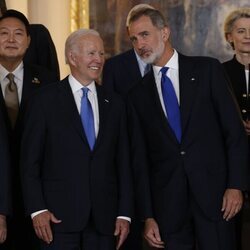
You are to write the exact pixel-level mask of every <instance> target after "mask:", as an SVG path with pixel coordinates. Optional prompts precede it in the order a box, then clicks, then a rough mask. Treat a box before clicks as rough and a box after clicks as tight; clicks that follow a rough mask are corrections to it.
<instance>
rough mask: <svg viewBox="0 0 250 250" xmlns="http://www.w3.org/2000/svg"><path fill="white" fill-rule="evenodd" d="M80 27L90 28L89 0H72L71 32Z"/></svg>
mask: <svg viewBox="0 0 250 250" xmlns="http://www.w3.org/2000/svg"><path fill="white" fill-rule="evenodd" d="M79 28H89V0H71V1H70V29H71V32H73V31H75V30H77V29H79Z"/></svg>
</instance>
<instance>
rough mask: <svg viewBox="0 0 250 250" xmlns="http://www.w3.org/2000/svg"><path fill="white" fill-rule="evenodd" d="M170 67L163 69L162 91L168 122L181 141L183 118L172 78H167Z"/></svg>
mask: <svg viewBox="0 0 250 250" xmlns="http://www.w3.org/2000/svg"><path fill="white" fill-rule="evenodd" d="M168 69H169V68H168V67H163V68H162V69H161V73H162V77H161V89H162V96H163V100H164V105H165V109H166V112H167V117H168V122H169V124H170V127H171V128H172V130H173V131H174V133H175V136H176V138H177V140H178V141H179V142H180V141H181V118H180V109H179V104H178V100H177V97H176V94H175V90H174V87H173V84H172V82H171V80H170V78H169V77H168V76H167V71H168Z"/></svg>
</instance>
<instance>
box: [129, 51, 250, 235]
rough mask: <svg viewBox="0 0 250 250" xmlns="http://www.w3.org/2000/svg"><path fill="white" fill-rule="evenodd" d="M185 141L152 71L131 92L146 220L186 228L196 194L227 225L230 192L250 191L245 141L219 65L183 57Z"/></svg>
mask: <svg viewBox="0 0 250 250" xmlns="http://www.w3.org/2000/svg"><path fill="white" fill-rule="evenodd" d="M179 81H180V112H181V123H182V124H181V125H182V140H181V143H180V144H179V143H178V141H177V139H176V138H175V135H174V134H173V132H172V130H171V128H170V126H169V123H168V121H167V118H166V117H165V115H164V112H163V110H162V106H161V103H160V100H159V95H158V92H157V89H156V83H155V80H154V75H153V72H151V73H150V74H148V75H147V76H146V77H145V78H144V79H143V80H142V84H138V85H137V86H136V87H135V88H134V89H133V90H132V91H131V92H130V93H129V98H128V99H129V100H128V103H129V125H130V133H131V135H130V136H131V139H132V140H133V141H132V149H133V152H134V157H133V168H134V173H135V178H136V180H137V181H136V185H137V186H136V192H137V197H138V204H139V206H140V210H141V216H142V218H144V219H145V218H148V217H154V218H156V220H157V221H158V223H159V225H160V229H161V230H162V231H163V232H173V231H176V230H178V229H179V228H180V227H181V226H182V225H183V223H184V221H185V219H186V215H187V211H188V207H189V196H190V193H191V195H192V197H193V198H194V199H195V201H196V202H197V204H198V205H199V206H200V208H201V209H202V210H203V212H204V215H206V216H207V217H208V218H210V219H211V220H220V219H222V212H221V206H222V197H223V194H224V192H225V190H226V189H227V188H236V189H241V190H244V189H245V188H246V169H247V140H246V134H245V131H244V128H243V124H242V121H241V118H240V115H239V112H238V109H237V107H236V103H235V101H234V99H233V97H232V95H231V92H230V90H229V88H228V82H227V81H226V78H225V76H224V71H223V69H222V66H221V64H220V63H219V62H218V61H217V60H215V59H210V58H205V57H204V58H203V57H186V56H183V55H179Z"/></svg>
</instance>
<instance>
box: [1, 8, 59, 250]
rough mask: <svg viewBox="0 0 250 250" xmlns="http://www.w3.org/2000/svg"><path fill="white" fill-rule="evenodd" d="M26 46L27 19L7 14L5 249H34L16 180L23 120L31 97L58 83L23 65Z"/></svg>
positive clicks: (4, 49) (3, 75)
mask: <svg viewBox="0 0 250 250" xmlns="http://www.w3.org/2000/svg"><path fill="white" fill-rule="evenodd" d="M29 44H30V33H29V22H28V20H27V18H26V17H25V16H24V15H23V14H22V13H21V12H19V11H16V10H12V9H10V10H7V11H6V12H5V13H4V14H3V15H2V16H1V17H0V84H1V91H0V108H1V111H2V112H3V115H4V120H5V123H6V127H7V130H8V136H9V142H10V152H11V174H12V187H13V188H12V189H13V216H12V217H11V219H10V220H9V221H8V228H9V231H8V236H7V241H6V248H7V249H20V248H24V249H33V248H32V239H31V238H30V237H31V235H30V234H32V231H31V230H30V229H32V228H31V226H30V225H29V224H30V222H31V221H30V218H25V217H24V211H23V200H22V197H21V186H20V178H19V150H20V137H21V132H22V116H23V114H24V112H25V110H26V103H27V100H28V99H29V98H30V96H31V95H32V94H33V93H34V92H35V91H36V90H38V89H39V88H40V87H41V86H43V85H45V84H46V83H49V82H53V81H56V80H57V76H56V75H54V74H53V73H51V72H49V71H48V70H47V69H45V68H42V67H39V66H36V65H28V64H26V63H23V57H24V54H25V52H26V50H27V48H28V47H29ZM4 245H5V244H4ZM4 245H3V246H2V247H4Z"/></svg>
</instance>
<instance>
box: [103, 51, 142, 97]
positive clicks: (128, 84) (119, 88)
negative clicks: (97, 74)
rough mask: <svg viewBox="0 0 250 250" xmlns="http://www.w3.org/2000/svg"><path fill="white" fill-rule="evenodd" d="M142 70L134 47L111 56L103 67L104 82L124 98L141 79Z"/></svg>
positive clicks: (107, 87)
mask: <svg viewBox="0 0 250 250" xmlns="http://www.w3.org/2000/svg"><path fill="white" fill-rule="evenodd" d="M141 78H142V76H141V72H140V69H139V65H138V62H137V59H136V55H135V52H134V50H133V49H131V50H128V51H126V52H124V53H122V54H119V55H116V56H114V57H111V58H109V59H108V60H107V61H106V62H105V65H104V68H103V79H102V83H103V85H104V87H105V88H106V89H108V90H109V91H115V92H116V93H118V94H120V95H121V96H122V97H123V98H125V97H126V95H127V93H128V92H129V90H130V89H131V88H132V87H133V86H134V85H136V83H138V82H139V81H140V80H141Z"/></svg>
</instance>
